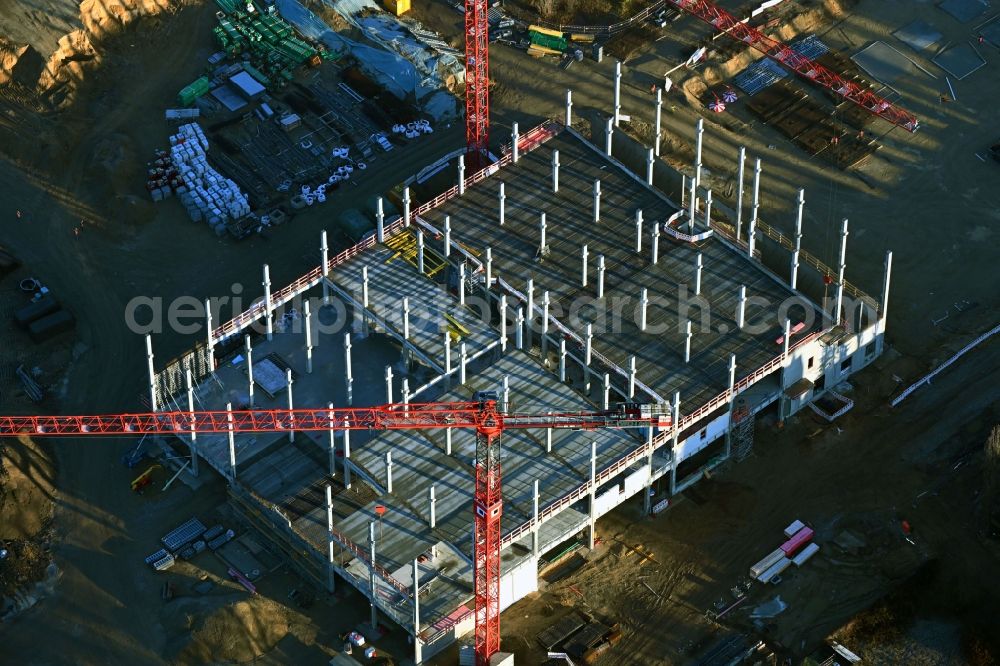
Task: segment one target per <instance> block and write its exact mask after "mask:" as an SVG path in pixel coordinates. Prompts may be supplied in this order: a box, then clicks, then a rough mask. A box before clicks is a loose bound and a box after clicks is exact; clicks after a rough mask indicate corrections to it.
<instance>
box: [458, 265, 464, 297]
mask: <svg viewBox="0 0 1000 666" xmlns="http://www.w3.org/2000/svg"><path fill="white" fill-rule="evenodd" d="M458 304H459V305H465V262H464V261H463V262H462V263H460V264H459V265H458Z"/></svg>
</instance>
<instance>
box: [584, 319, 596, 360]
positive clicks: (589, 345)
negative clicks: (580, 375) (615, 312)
mask: <svg viewBox="0 0 1000 666" xmlns="http://www.w3.org/2000/svg"><path fill="white" fill-rule="evenodd" d="M593 355H594V325H593V324H587V335H586V337H585V338H584V342H583V365H584V367H585V368H589V367H590V362H591V359H592V357H593Z"/></svg>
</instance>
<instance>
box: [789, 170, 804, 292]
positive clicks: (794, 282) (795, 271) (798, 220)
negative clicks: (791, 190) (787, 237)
mask: <svg viewBox="0 0 1000 666" xmlns="http://www.w3.org/2000/svg"><path fill="white" fill-rule="evenodd" d="M805 205H806V191H805V190H803V189H801V188H799V200H798V212H797V213H796V215H795V249H794V250H792V270H791V274H792V277H791V279H790V280H789V285H790V286H791V288H792V289H793V290H794V289H795V288H796V287H797V286H798V283H799V252H801V251H802V211H803V209H804V208H805Z"/></svg>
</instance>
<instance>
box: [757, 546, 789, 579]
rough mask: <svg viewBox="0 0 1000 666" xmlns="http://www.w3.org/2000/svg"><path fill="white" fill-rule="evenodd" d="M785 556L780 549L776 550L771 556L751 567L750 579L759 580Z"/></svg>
mask: <svg viewBox="0 0 1000 666" xmlns="http://www.w3.org/2000/svg"><path fill="white" fill-rule="evenodd" d="M784 556H785V554H784V553H783V552H782V550H781V549H780V548H778V549H776V550H774V551H773V552H772V553H771V554H770V555H768V556H767V557H765V558H764V559H762V560H761V561H760V562H758V563H757V564H755V565H753V566H752V567H750V577H751V578H758V577H759V576H760V575H761V574H762V573H764V572H765V571H767V570H768V569H770V568H771V567H772V566H774V563H775V562H777V561H778V560H780V559H781V558H783V557H784Z"/></svg>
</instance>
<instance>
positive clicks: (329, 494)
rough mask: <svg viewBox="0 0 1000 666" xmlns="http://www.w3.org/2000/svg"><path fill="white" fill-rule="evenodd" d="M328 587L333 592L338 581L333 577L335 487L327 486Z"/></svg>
mask: <svg viewBox="0 0 1000 666" xmlns="http://www.w3.org/2000/svg"><path fill="white" fill-rule="evenodd" d="M326 553H327V563H326V589H327V591H328V592H330V593H331V594H333V592H334V590H335V585H336V583H335V582H334V578H333V565H334V562H336V558H335V557H334V550H333V488H332V487H331V486H330V485H329V484H327V486H326Z"/></svg>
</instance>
